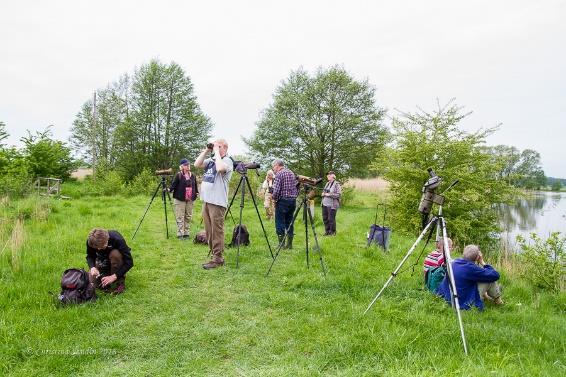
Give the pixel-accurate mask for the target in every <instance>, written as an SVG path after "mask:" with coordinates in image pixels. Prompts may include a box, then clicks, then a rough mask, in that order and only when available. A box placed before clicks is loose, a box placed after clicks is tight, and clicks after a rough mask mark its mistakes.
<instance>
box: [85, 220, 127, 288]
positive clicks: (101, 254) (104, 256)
mask: <svg viewBox="0 0 566 377" xmlns="http://www.w3.org/2000/svg"><path fill="white" fill-rule="evenodd" d="M108 235H109V236H110V238H109V239H108V246H107V247H106V249H105V250H97V249H95V248H92V247H90V246H89V245H88V240H87V241H86V262H87V263H88V267H89V268H93V267H95V266H96V260H97V259H98V260H108V259H109V258H110V257H109V254H110V252H111V251H112V250H114V249H117V250H118V251H119V252H120V253H121V254H122V266H121V267H120V268H119V269H118V271H116V276H117V277H119V278H121V277H122V276H124V275H126V272H128V271H129V270H130V268H132V267H133V266H134V260H133V259H132V253H131V251H132V249H130V248H129V247H128V245H127V244H126V240H124V237H122V235H121V234H120V233H118V232H117V231H115V230H109V231H108Z"/></svg>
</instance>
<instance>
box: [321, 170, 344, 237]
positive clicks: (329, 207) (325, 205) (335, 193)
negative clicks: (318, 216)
mask: <svg viewBox="0 0 566 377" xmlns="http://www.w3.org/2000/svg"><path fill="white" fill-rule="evenodd" d="M326 179H327V180H328V182H327V183H326V185H325V186H324V190H323V191H322V221H323V222H324V231H325V232H324V235H325V236H334V235H336V212H337V211H338V207H339V206H340V195H341V194H342V187H341V186H340V183H338V182H336V174H334V172H333V171H332V170H330V171H329V172H328V173H326Z"/></svg>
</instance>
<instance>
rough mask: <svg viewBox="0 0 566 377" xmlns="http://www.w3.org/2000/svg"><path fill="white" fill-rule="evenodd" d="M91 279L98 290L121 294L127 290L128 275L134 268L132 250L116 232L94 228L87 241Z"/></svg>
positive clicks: (87, 258)
mask: <svg viewBox="0 0 566 377" xmlns="http://www.w3.org/2000/svg"><path fill="white" fill-rule="evenodd" d="M86 261H87V263H88V266H89V267H90V271H89V278H90V281H91V282H92V283H93V284H94V286H95V287H96V288H102V289H105V290H106V291H108V292H112V293H114V294H120V293H122V292H124V290H125V289H126V273H127V272H128V271H129V270H130V269H131V268H132V267H133V266H134V261H133V259H132V253H131V249H130V248H129V247H128V245H127V244H126V241H125V240H124V237H122V235H121V234H120V233H118V232H117V231H115V230H106V229H102V228H94V229H93V230H91V231H90V233H89V235H88V239H87V241H86Z"/></svg>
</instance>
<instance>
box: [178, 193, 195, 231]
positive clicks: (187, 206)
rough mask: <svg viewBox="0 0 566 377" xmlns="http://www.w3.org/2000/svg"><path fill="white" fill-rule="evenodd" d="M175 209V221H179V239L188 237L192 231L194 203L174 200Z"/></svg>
mask: <svg viewBox="0 0 566 377" xmlns="http://www.w3.org/2000/svg"><path fill="white" fill-rule="evenodd" d="M173 206H174V207H175V220H176V221H177V237H182V236H188V235H189V231H190V230H191V218H192V217H193V201H191V200H189V201H186V202H184V201H181V200H177V199H173Z"/></svg>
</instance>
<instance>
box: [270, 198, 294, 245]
mask: <svg viewBox="0 0 566 377" xmlns="http://www.w3.org/2000/svg"><path fill="white" fill-rule="evenodd" d="M296 205H297V200H296V199H295V198H280V199H279V200H278V201H277V203H275V231H276V232H277V235H279V236H283V235H285V229H287V228H289V226H290V225H291V224H292V222H293V215H294V212H295V207H296ZM293 228H294V226H292V225H291V228H290V229H289V235H290V236H292V235H293V234H294V232H293V231H294V229H293Z"/></svg>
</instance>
